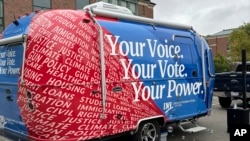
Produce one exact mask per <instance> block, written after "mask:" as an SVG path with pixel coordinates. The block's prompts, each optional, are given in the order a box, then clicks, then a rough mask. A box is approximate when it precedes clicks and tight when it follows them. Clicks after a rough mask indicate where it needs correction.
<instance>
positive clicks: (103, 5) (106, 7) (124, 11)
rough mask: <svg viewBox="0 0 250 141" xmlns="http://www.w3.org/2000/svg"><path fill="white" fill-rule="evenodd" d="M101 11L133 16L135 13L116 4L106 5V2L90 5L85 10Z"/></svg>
mask: <svg viewBox="0 0 250 141" xmlns="http://www.w3.org/2000/svg"><path fill="white" fill-rule="evenodd" d="M88 8H89V9H93V8H96V9H101V10H105V11H112V12H116V13H122V14H129V15H133V13H132V12H131V11H130V10H129V9H128V8H126V7H122V6H118V5H115V4H110V3H106V2H102V1H100V2H97V3H93V4H90V5H87V6H85V7H84V8H83V9H88Z"/></svg>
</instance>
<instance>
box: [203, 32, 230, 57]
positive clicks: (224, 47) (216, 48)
mask: <svg viewBox="0 0 250 141" xmlns="http://www.w3.org/2000/svg"><path fill="white" fill-rule="evenodd" d="M232 31H233V29H225V30H222V31H220V32H218V33H215V34H213V35H208V36H207V37H206V40H207V43H208V45H209V47H210V48H212V51H213V55H214V56H216V55H219V54H220V55H223V56H227V53H228V51H229V49H230V44H229V35H230V33H231V32H232Z"/></svg>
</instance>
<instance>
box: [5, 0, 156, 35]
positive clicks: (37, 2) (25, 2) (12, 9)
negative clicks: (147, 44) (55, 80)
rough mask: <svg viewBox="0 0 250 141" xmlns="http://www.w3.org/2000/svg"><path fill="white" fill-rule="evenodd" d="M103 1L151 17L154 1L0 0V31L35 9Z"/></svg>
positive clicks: (73, 7)
mask: <svg viewBox="0 0 250 141" xmlns="http://www.w3.org/2000/svg"><path fill="white" fill-rule="evenodd" d="M98 1H103V2H108V3H113V4H117V5H121V6H124V7H127V8H129V9H130V10H131V11H132V12H133V13H134V14H135V15H138V16H143V17H149V18H153V8H154V6H155V3H152V2H151V0H0V32H2V31H3V30H4V28H5V27H6V26H7V25H8V24H10V23H11V22H12V21H13V20H14V18H15V17H16V18H17V17H18V16H20V15H24V14H26V13H29V12H32V11H34V10H36V9H82V8H83V7H84V6H85V5H88V4H91V3H94V2H98Z"/></svg>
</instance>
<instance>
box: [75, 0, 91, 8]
mask: <svg viewBox="0 0 250 141" xmlns="http://www.w3.org/2000/svg"><path fill="white" fill-rule="evenodd" d="M89 4H90V2H89V0H76V9H83V7H84V6H86V5H89Z"/></svg>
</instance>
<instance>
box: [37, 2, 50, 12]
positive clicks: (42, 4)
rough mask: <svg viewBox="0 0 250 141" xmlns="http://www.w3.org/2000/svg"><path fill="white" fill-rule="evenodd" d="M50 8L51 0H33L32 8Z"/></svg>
mask: <svg viewBox="0 0 250 141" xmlns="http://www.w3.org/2000/svg"><path fill="white" fill-rule="evenodd" d="M37 9H51V0H33V10H37Z"/></svg>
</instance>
